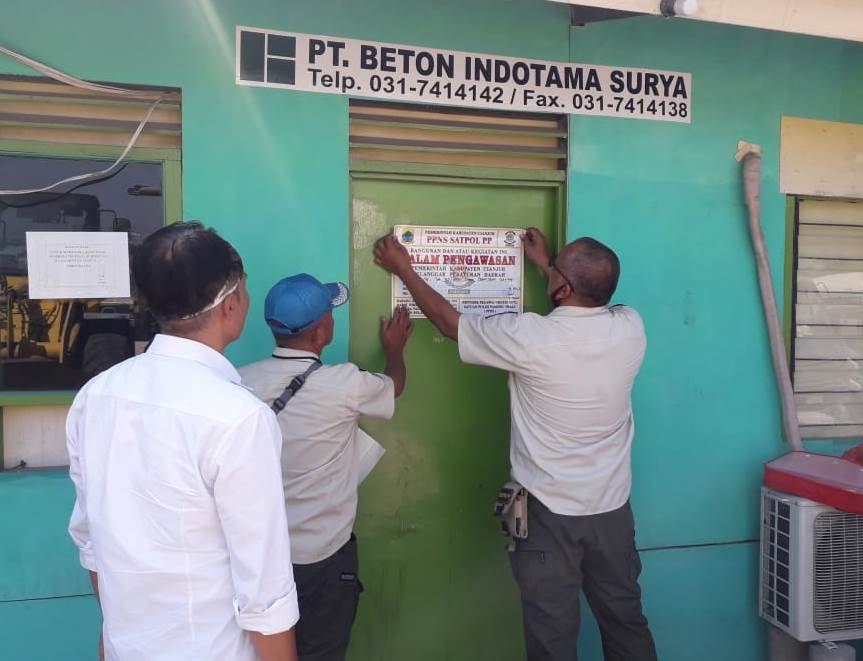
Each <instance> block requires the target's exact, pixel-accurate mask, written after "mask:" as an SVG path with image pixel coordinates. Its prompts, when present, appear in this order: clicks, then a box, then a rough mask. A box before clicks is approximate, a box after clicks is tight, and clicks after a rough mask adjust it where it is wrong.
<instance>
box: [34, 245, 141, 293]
mask: <svg viewBox="0 0 863 661" xmlns="http://www.w3.org/2000/svg"><path fill="white" fill-rule="evenodd" d="M27 276H28V280H29V290H30V291H29V296H30V298H31V299H41V298H61V299H62V298H128V297H129V296H130V290H129V235H128V234H126V233H125V232H27Z"/></svg>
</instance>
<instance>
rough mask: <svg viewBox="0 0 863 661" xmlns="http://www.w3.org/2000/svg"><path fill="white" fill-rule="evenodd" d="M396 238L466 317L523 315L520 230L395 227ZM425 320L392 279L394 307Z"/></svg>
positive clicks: (420, 270) (430, 281)
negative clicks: (476, 315)
mask: <svg viewBox="0 0 863 661" xmlns="http://www.w3.org/2000/svg"><path fill="white" fill-rule="evenodd" d="M394 234H395V236H396V237H397V238H398V240H399V242H400V243H401V244H402V245H404V246H405V247H406V248H407V249H408V252H409V253H410V255H411V260H412V261H413V265H414V269H415V270H416V272H417V273H418V274H419V275H420V277H422V279H423V280H425V281H426V282H427V283H428V284H429V285H431V286H432V287H433V288H434V290H435V291H437V292H438V293H439V294H441V295H442V296H443V297H444V298H446V299H447V300H448V301H449V302H450V303H451V304H452V305H453V307H455V309H456V310H458V311H459V312H463V313H467V314H485V315H488V314H498V313H500V312H521V311H522V280H523V265H524V260H523V259H522V254H523V253H522V246H521V230H519V229H512V228H486V227H417V226H411V225H396V227H395V229H394ZM397 305H406V306H408V308H409V309H410V314H411V317H412V318H414V319H424V318H425V315H423V313H422V312H421V311H420V309H419V308H418V307H417V305H416V303H415V302H414V300H413V297H412V296H411V294H410V292H409V291H408V290H407V287H405V286H404V284H403V283H402V281H401V280H399V279H398V278H397V277H396V276H393V279H392V307H393V309H395V307H396V306H397Z"/></svg>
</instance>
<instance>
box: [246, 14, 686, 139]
mask: <svg viewBox="0 0 863 661" xmlns="http://www.w3.org/2000/svg"><path fill="white" fill-rule="evenodd" d="M236 42H237V44H236V48H237V56H236V82H237V84H238V85H251V86H259V87H280V88H283V89H289V90H303V91H307V92H324V93H327V94H347V95H350V96H358V97H370V98H378V99H389V100H393V101H419V102H422V103H433V104H444V105H450V106H471V107H476V108H491V109H495V110H520V111H530V112H555V113H570V114H575V115H603V116H607V117H629V118H636V119H651V120H664V121H669V122H682V123H686V124H688V123H689V122H690V121H691V118H692V98H691V97H692V75H691V74H689V73H680V72H677V71H660V70H658V69H641V68H633V67H611V66H600V65H595V64H578V63H574V62H551V61H548V60H528V59H523V58H516V57H503V56H500V55H486V54H480V53H470V52H464V51H450V50H439V49H435V48H422V47H419V46H403V45H399V44H389V43H381V42H378V41H366V40H360V39H342V38H341V37H328V36H322V35H314V34H301V33H297V32H280V31H277V30H261V29H258V28H248V27H242V26H237V34H236Z"/></svg>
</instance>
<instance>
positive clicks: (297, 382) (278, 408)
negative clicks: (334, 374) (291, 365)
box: [270, 360, 321, 415]
mask: <svg viewBox="0 0 863 661" xmlns="http://www.w3.org/2000/svg"><path fill="white" fill-rule="evenodd" d="M320 368H321V361H319V360H316V361H315V362H313V363H312V364H311V365H309V369H307V370H306V371H305V372H303V373H302V374H300V375H298V376H295V377H294V378H293V379H291V382H290V383H289V384H288V387H287V388H285V389H284V390H283V391H282V394H281V395H279V396H278V397H276V399H274V400H273V403H272V404H270V408H271V409H273V412H274V413H275V414H276V415H278V414H279V413H281V412H282V409H283V408H285V406H286V405H287V403H288V402H289V401H291V398H292V397H293V396H294V395H296V394H297V393H298V392H300V388H302V387H303V386H304V385H305V383H306V379H308V378H309V375H310V374H311V373H312V372H314V371H315V370H318V369H320Z"/></svg>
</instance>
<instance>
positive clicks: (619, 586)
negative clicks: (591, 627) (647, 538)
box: [510, 496, 656, 661]
mask: <svg viewBox="0 0 863 661" xmlns="http://www.w3.org/2000/svg"><path fill="white" fill-rule="evenodd" d="M510 563H511V565H512V573H513V576H514V577H515V581H516V583H517V584H518V587H519V590H520V592H521V603H522V614H523V618H524V635H525V643H526V646H527V658H528V661H576V660H577V659H578V652H577V649H576V644H577V641H578V631H579V624H580V612H579V594H580V593H581V591H582V590H584V594H585V596H586V597H587V602H588V604H590V608H591V610H592V611H593V614H594V616H595V617H596V621H597V623H598V624H599V630H600V633H601V635H602V649H603V653H604V656H605V661H656V649H655V647H654V644H653V637H652V636H651V634H650V630H649V629H648V627H647V619H646V618H645V617H644V614H643V613H642V610H641V589H640V588H639V586H638V576H639V574H640V573H641V561H640V560H639V557H638V551H636V549H635V522H634V520H633V517H632V510H631V509H630V507H629V503H628V502H627V503H626V504H625V505H624V506H623V507H621V508H619V509H617V510H613V511H611V512H605V513H603V514H595V515H590V516H565V515H561V514H555V513H553V512H551V511H550V510H549V509H548V508H547V507H545V505H543V504H542V503H541V502H540V501H539V500H537V499H536V498H534V497H533V496H529V497H528V538H527V539H524V540H519V542H518V544H517V545H516V549H515V551H513V552H511V553H510Z"/></svg>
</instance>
